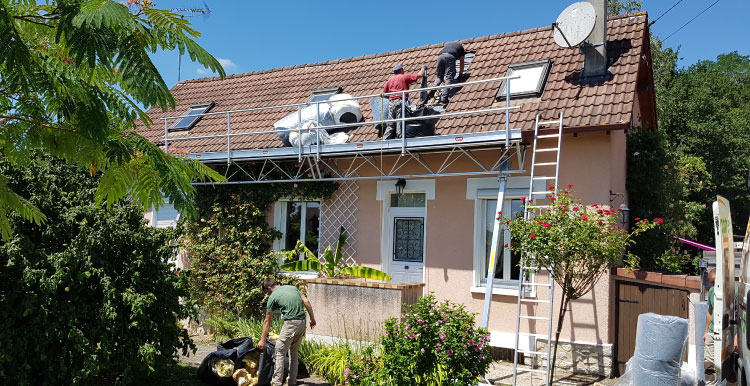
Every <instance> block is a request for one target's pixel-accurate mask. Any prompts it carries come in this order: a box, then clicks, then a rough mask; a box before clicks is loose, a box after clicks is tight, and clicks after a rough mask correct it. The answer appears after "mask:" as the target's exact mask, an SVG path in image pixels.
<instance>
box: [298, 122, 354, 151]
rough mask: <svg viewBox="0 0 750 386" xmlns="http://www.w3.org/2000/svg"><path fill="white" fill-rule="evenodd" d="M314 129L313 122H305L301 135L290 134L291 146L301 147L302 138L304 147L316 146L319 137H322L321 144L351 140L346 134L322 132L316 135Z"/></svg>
mask: <svg viewBox="0 0 750 386" xmlns="http://www.w3.org/2000/svg"><path fill="white" fill-rule="evenodd" d="M314 129H315V124H314V123H313V122H309V121H308V122H305V123H304V124H302V131H301V132H300V133H298V132H296V131H292V132H290V133H288V134H289V144H290V145H291V146H294V147H297V146H299V139H300V137H302V146H309V145H316V144H317V143H318V136H319V137H320V142H321V143H325V144H335V143H346V141H348V140H349V135H348V134H346V133H342V132H338V133H334V134H328V132H327V131H325V130H320V131H319V132H318V133H317V134H316V132H315V130H314Z"/></svg>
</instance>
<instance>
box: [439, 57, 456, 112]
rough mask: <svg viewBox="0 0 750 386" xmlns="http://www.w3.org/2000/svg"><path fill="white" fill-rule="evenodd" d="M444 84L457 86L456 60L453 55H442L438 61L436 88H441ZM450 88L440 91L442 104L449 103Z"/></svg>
mask: <svg viewBox="0 0 750 386" xmlns="http://www.w3.org/2000/svg"><path fill="white" fill-rule="evenodd" d="M443 82H445V84H456V83H458V80H457V79H456V58H454V57H453V55H451V54H440V55H438V60H437V79H436V80H435V86H440V85H441V84H442V83H443ZM450 90H451V89H450V88H441V89H440V100H441V101H442V102H447V101H448V95H449V92H450Z"/></svg>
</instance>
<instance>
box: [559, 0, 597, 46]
mask: <svg viewBox="0 0 750 386" xmlns="http://www.w3.org/2000/svg"><path fill="white" fill-rule="evenodd" d="M595 22H596V10H595V9H594V6H593V5H591V3H587V2H585V1H580V2H578V3H573V4H571V5H569V6H568V8H565V10H563V11H562V13H560V16H558V17H557V21H556V22H555V23H554V24H552V30H553V31H554V35H555V43H557V45H558V46H560V47H562V48H572V47H576V46H578V45H579V44H581V43H583V41H584V40H586V38H588V37H589V35H591V32H592V31H593V30H594V23H595Z"/></svg>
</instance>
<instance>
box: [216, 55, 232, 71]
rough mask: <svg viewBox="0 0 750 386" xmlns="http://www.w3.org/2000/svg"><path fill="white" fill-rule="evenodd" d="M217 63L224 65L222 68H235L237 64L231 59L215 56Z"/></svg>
mask: <svg viewBox="0 0 750 386" xmlns="http://www.w3.org/2000/svg"><path fill="white" fill-rule="evenodd" d="M217 60H218V61H219V63H221V66H222V67H224V70H231V69H233V68H237V65H236V64H234V62H233V61H232V60H231V59H224V58H217Z"/></svg>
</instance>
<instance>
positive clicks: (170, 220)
mask: <svg viewBox="0 0 750 386" xmlns="http://www.w3.org/2000/svg"><path fill="white" fill-rule="evenodd" d="M179 219H180V212H178V211H177V210H176V209H175V208H174V205H173V204H169V203H165V204H164V205H162V206H161V207H159V209H157V210H154V211H152V217H151V226H153V227H154V228H174V227H176V226H177V221H178V220H179Z"/></svg>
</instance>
